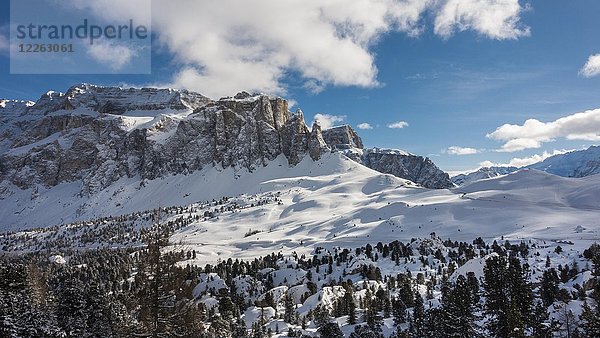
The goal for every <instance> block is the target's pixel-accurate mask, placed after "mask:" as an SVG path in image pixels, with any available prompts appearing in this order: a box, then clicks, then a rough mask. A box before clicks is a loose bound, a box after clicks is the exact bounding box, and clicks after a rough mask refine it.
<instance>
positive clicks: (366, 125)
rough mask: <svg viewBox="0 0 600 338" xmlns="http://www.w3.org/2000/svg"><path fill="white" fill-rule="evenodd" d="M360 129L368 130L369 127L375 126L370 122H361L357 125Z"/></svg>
mask: <svg viewBox="0 0 600 338" xmlns="http://www.w3.org/2000/svg"><path fill="white" fill-rule="evenodd" d="M356 127H357V128H358V129H362V130H367V129H373V126H372V125H371V124H370V123H366V122H365V123H359V124H358V125H357V126H356Z"/></svg>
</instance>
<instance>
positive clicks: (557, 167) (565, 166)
mask: <svg viewBox="0 0 600 338" xmlns="http://www.w3.org/2000/svg"><path fill="white" fill-rule="evenodd" d="M523 168H530V169H537V170H541V171H544V172H547V173H550V174H553V175H558V176H562V177H586V176H591V175H596V174H600V146H591V147H589V148H587V149H584V150H573V151H570V152H567V153H564V154H558V155H553V156H550V157H548V158H546V159H545V160H543V161H541V162H537V163H534V164H530V165H528V166H525V167H523ZM519 169H521V168H517V167H513V166H492V167H482V168H479V169H477V170H476V171H472V172H469V173H464V174H458V175H455V176H452V178H451V180H452V182H453V183H454V184H456V185H458V186H460V185H464V184H466V183H471V182H475V181H478V180H483V179H488V178H493V177H497V176H501V175H507V174H510V173H513V172H515V171H517V170H519Z"/></svg>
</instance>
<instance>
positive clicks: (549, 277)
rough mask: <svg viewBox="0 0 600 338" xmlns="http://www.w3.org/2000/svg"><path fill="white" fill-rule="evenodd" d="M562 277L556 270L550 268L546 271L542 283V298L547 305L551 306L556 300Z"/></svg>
mask: <svg viewBox="0 0 600 338" xmlns="http://www.w3.org/2000/svg"><path fill="white" fill-rule="evenodd" d="M559 283H560V279H559V278H558V274H557V273H556V270H554V269H550V270H546V271H544V273H543V275H542V281H541V285H540V298H541V299H542V302H543V303H544V305H545V306H550V305H552V303H554V301H555V300H556V298H557V296H558V294H559V287H558V286H559Z"/></svg>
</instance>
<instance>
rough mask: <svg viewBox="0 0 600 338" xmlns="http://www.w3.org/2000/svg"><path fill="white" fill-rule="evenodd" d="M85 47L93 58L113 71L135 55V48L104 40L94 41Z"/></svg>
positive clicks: (120, 67)
mask: <svg viewBox="0 0 600 338" xmlns="http://www.w3.org/2000/svg"><path fill="white" fill-rule="evenodd" d="M87 49H88V50H87V53H88V55H89V56H91V57H92V58H93V59H94V60H96V61H98V62H99V63H102V64H104V65H106V66H108V67H109V68H111V69H112V70H115V71H118V70H121V69H123V67H125V66H126V65H128V64H129V63H130V62H131V60H132V59H133V57H135V55H136V52H135V50H132V49H131V48H129V47H126V46H123V45H120V44H116V43H113V42H106V41H96V42H94V44H93V45H88V46H87Z"/></svg>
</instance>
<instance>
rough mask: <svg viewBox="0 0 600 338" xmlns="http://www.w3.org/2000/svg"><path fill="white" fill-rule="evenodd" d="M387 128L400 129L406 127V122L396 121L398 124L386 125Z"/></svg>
mask: <svg viewBox="0 0 600 338" xmlns="http://www.w3.org/2000/svg"><path fill="white" fill-rule="evenodd" d="M387 127H388V128H390V129H402V128H405V127H408V122H405V121H398V122H394V123H390V124H388V126H387Z"/></svg>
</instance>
